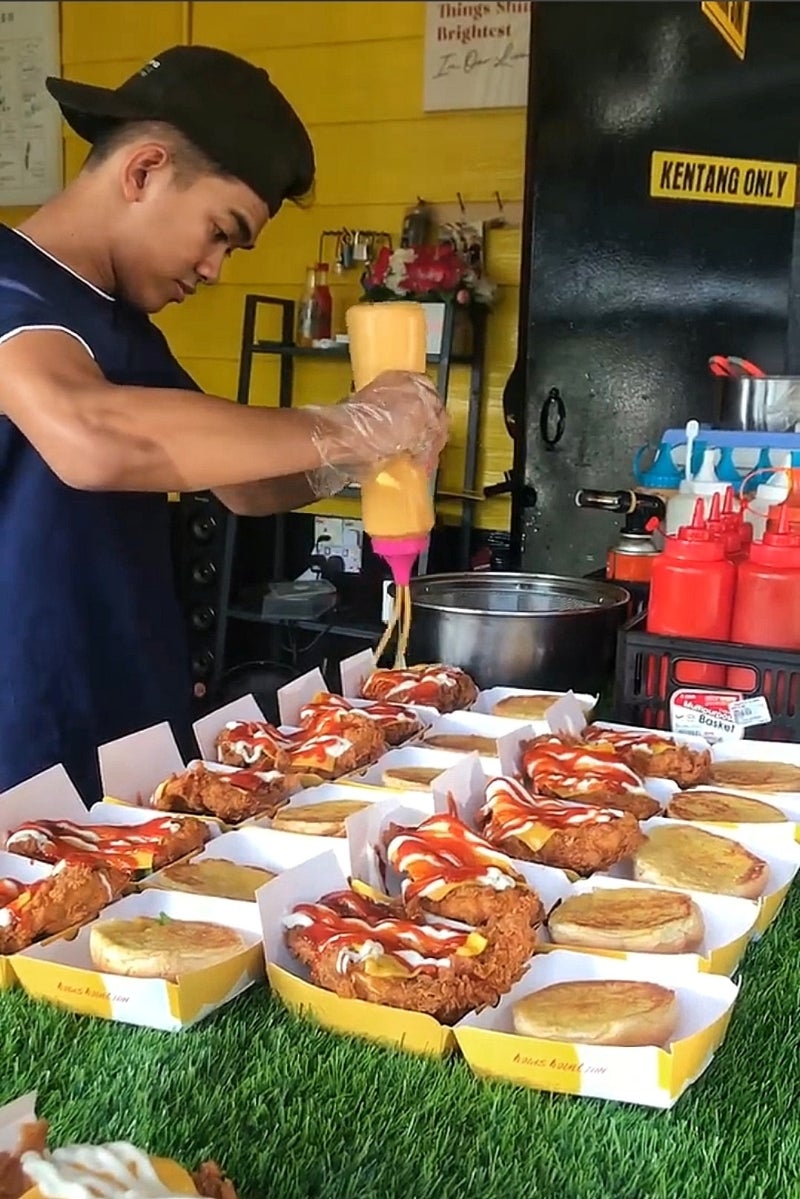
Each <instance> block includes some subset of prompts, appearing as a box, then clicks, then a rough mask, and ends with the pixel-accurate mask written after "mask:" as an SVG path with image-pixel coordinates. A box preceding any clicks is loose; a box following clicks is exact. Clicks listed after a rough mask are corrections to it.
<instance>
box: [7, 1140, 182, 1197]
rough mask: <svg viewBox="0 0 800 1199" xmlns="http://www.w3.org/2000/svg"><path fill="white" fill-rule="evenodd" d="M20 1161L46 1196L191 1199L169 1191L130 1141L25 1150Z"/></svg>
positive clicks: (149, 1161) (143, 1154)
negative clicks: (168, 1197) (41, 1150)
mask: <svg viewBox="0 0 800 1199" xmlns="http://www.w3.org/2000/svg"><path fill="white" fill-rule="evenodd" d="M21 1161H22V1168H23V1170H24V1171H25V1173H26V1174H27V1176H28V1178H30V1179H31V1181H32V1182H33V1183H34V1184H35V1185H36V1186H37V1187H38V1188H39V1190H40V1191H41V1193H42V1195H43V1196H45V1199H163V1197H165V1196H171V1197H173V1199H190V1197H189V1196H177V1194H176V1192H175V1191H169V1190H167V1188H166V1187H165V1186H164V1184H163V1182H161V1180H160V1178H159V1177H158V1175H157V1174H156V1172H155V1170H154V1169H153V1163H152V1162H151V1160H150V1158H149V1157H148V1155H147V1154H146V1153H143V1152H142V1151H141V1149H137V1148H136V1147H135V1146H134V1145H131V1144H129V1143H128V1142H127V1141H114V1142H110V1143H109V1144H106V1145H71V1146H69V1147H68V1148H65V1149H53V1150H51V1151H47V1150H46V1151H45V1152H44V1153H23V1155H22V1158H21ZM196 1195H197V1192H195V1199H196Z"/></svg>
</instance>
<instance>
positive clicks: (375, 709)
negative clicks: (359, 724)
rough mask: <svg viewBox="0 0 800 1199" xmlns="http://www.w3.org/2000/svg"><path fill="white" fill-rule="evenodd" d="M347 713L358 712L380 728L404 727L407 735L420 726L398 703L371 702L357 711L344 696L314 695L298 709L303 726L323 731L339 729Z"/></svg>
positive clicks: (414, 717) (326, 693) (411, 714)
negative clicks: (313, 697)
mask: <svg viewBox="0 0 800 1199" xmlns="http://www.w3.org/2000/svg"><path fill="white" fill-rule="evenodd" d="M348 712H357V713H358V715H359V716H364V717H366V718H367V719H368V720H372V721H374V722H375V723H376V724H377V725H378V726H379V727H380V728H386V727H388V726H390V725H391V726H397V725H403V726H405V727H406V728H407V730H408V733H409V735H410V734H411V733H412V732H415V731H416V730H417V729H419V728H421V727H422V725H421V722H420V721H419V720H418V719H417V717H416V716H415V715H414V713H413V712H409V711H408V709H407V708H404V707H403V706H402V705H401V704H383V703H370V704H367V706H366V707H363V708H361V707H358V708H357V707H355V706H354V705H353V704H352V703H351V702H350V701H349V700H347V699H345V698H344V697H343V696H341V695H331V694H329V693H328V692H325V693H324V694H323V695H319V696H317V698H316V699H314V700H312V702H311V703H310V704H306V706H305V707H304V708H301V709H300V720H301V722H302V723H303V724H304V725H306V726H309V727H313V728H314V729H315V730H318V731H319V732H326V731H329V730H330V729H333V730H335V729H336V728H338V727H339V724H340V723H341V720H342V716H343V714H344V713H348Z"/></svg>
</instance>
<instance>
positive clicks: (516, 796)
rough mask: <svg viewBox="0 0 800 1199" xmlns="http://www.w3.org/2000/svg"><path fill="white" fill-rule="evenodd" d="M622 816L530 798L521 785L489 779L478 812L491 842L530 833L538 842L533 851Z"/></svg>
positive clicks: (608, 809)
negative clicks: (554, 837) (560, 836)
mask: <svg viewBox="0 0 800 1199" xmlns="http://www.w3.org/2000/svg"><path fill="white" fill-rule="evenodd" d="M621 815H622V813H620V812H615V811H613V810H612V809H610V808H595V807H588V806H587V805H585V804H577V803H570V802H568V801H566V800H562V799H545V798H543V797H542V796H538V795H530V794H529V793H528V792H527V791H526V790H525V788H524V787H523V786H522V784H521V783H518V782H517V780H516V779H510V778H496V779H492V780H491V781H490V782H489V783H488V784H487V787H486V803H485V804H484V806H483V808H482V810H481V817H482V818H483V819H488V821H489V824H488V830H489V831H490V836H491V837H492V839H493V840H495V839H496V840H498V841H504V840H505V839H506V838H507V837H517V838H519V839H520V840H525V838H526V836H527V835H529V834H531V833H533V834H536V835H537V836H538V841H539V844H538V845H537V846H535V848H541V846H542V845H543V844H545V842H546V841H547V840H548V839H549V837H550V836H552V835H553V834H554V833H557V832H564V831H568V830H571V829H576V828H585V827H588V826H589V825H599V824H611V823H612V821H614V820H618V819H619V818H620V816H621ZM532 847H534V846H532Z"/></svg>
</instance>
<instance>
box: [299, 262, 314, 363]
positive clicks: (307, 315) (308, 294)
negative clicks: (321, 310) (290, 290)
mask: <svg viewBox="0 0 800 1199" xmlns="http://www.w3.org/2000/svg"><path fill="white" fill-rule="evenodd" d="M316 285H317V272H316V270H315V268H314V267H313V266H309V267H307V268H306V281H305V285H304V287H303V292H302V295H301V296H300V299H299V301H298V304H297V324H296V327H295V337H294V339H295V343H296V344H297V345H298V346H302V347H305V348H307V347H309V346H311V345H313V342H314V312H315V302H314V290H315V288H316Z"/></svg>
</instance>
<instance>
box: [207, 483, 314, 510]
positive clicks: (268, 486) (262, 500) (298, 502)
mask: <svg viewBox="0 0 800 1199" xmlns="http://www.w3.org/2000/svg"><path fill="white" fill-rule="evenodd" d="M214 494H215V495H216V497H217V499H218V500H221V502H222V503H223V504H224V505H225V507H226V508H228V509H229V510H230V511H231V512H235V513H236V514H237V516H273V515H274V514H275V513H277V512H296V511H297V509H298V508H305V506H306V504H311V503H313V502H314V500H316V499H317V498H318V497H317V496H316V495H315V493H314V491H313V489H312V487H311V484H310V483H309V480H308V475H306V474H301V475H287V476H286V477H285V478H283V479H260V480H259V481H258V482H256V483H242V484H240V485H239V486H234V487H216V488H215V489H214Z"/></svg>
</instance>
